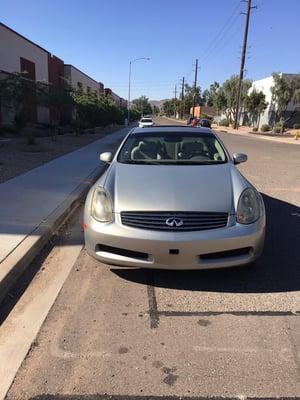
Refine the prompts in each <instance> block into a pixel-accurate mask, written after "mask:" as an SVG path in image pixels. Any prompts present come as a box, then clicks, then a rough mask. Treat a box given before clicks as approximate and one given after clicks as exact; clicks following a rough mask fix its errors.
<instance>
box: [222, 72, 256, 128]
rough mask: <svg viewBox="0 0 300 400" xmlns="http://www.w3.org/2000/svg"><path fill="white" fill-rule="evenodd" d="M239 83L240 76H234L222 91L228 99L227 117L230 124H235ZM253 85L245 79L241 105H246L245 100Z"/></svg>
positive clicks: (226, 82) (223, 86) (225, 83)
mask: <svg viewBox="0 0 300 400" xmlns="http://www.w3.org/2000/svg"><path fill="white" fill-rule="evenodd" d="M238 83H239V77H238V75H233V76H231V77H230V78H229V79H227V80H226V81H225V82H224V83H223V85H222V90H223V92H224V96H225V98H226V112H225V114H226V117H227V119H228V120H229V122H230V124H232V123H233V121H234V120H235V116H236V100H237V92H238ZM251 85H252V81H251V80H250V79H244V80H243V82H242V88H241V102H240V104H241V105H243V104H244V100H245V98H246V96H247V93H248V90H249V89H250V87H251Z"/></svg>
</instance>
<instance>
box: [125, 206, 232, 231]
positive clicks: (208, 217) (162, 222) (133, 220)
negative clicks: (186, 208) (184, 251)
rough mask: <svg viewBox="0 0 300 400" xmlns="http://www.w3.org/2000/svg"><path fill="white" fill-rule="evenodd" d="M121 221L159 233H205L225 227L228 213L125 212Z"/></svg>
mask: <svg viewBox="0 0 300 400" xmlns="http://www.w3.org/2000/svg"><path fill="white" fill-rule="evenodd" d="M121 220H122V224H123V225H127V226H132V227H134V228H141V229H152V230H157V231H203V230H207V229H217V228H223V227H225V226H226V225H227V221H228V213H224V212H175V211H171V212H156V211H155V212H144V211H142V212H140V211H139V212H135V211H123V212H121ZM174 220H175V221H176V222H174ZM172 221H173V223H172ZM167 222H168V223H169V225H168V223H167Z"/></svg>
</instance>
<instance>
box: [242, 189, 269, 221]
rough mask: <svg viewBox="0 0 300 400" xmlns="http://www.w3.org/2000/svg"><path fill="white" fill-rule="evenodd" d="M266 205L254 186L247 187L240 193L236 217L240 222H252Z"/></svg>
mask: <svg viewBox="0 0 300 400" xmlns="http://www.w3.org/2000/svg"><path fill="white" fill-rule="evenodd" d="M263 210H264V206H263V203H262V199H261V198H260V195H259V194H258V193H257V192H256V191H255V190H254V189H252V188H248V189H245V190H244V191H243V193H242V194H241V195H240V198H239V202H238V206H237V213H236V219H237V222H238V223H240V224H252V223H253V222H255V221H257V220H258V218H259V217H260V216H261V215H262V213H263Z"/></svg>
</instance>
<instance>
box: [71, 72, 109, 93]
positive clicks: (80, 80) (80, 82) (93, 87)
mask: <svg viewBox="0 0 300 400" xmlns="http://www.w3.org/2000/svg"><path fill="white" fill-rule="evenodd" d="M64 75H65V78H66V80H67V82H68V83H69V85H70V86H72V88H74V89H76V90H78V89H80V90H83V91H84V92H87V93H90V92H94V93H95V94H97V96H101V95H103V88H104V85H103V83H101V82H97V81H96V80H95V79H93V78H91V77H90V76H88V75H87V74H86V73H84V72H82V71H80V69H78V68H76V67H74V65H71V64H65V66H64Z"/></svg>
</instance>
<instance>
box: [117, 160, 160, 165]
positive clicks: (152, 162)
mask: <svg viewBox="0 0 300 400" xmlns="http://www.w3.org/2000/svg"><path fill="white" fill-rule="evenodd" d="M120 163H122V164H140V165H160V164H161V163H160V162H159V161H138V160H124V161H120Z"/></svg>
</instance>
